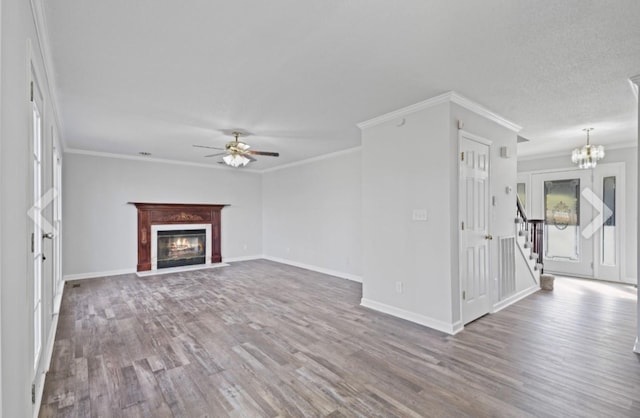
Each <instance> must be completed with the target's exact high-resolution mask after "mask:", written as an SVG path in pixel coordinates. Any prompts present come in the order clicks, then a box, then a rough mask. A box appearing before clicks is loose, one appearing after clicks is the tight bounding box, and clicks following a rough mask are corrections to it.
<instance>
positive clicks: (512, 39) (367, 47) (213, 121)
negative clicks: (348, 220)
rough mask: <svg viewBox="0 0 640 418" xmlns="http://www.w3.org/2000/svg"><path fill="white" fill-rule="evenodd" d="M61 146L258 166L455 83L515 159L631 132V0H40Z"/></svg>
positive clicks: (636, 6) (636, 49)
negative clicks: (253, 157) (512, 135)
mask: <svg viewBox="0 0 640 418" xmlns="http://www.w3.org/2000/svg"><path fill="white" fill-rule="evenodd" d="M44 8H45V16H46V27H47V28H46V30H47V33H48V35H49V48H50V53H51V56H52V62H53V72H54V75H55V89H56V92H57V98H58V105H59V113H60V116H61V119H62V126H63V132H62V134H63V140H64V142H65V146H66V149H67V150H85V151H93V152H105V153H116V154H124V155H131V156H137V155H138V153H139V152H142V151H144V152H150V153H151V154H152V156H151V158H161V159H171V160H178V161H186V162H192V163H207V164H211V165H217V164H216V162H217V161H218V160H219V159H215V158H204V157H203V156H204V155H206V154H208V152H207V150H204V149H199V148H194V147H192V145H193V144H198V145H208V146H214V147H215V146H217V147H219V146H223V145H224V144H225V143H226V142H228V141H229V140H230V139H231V138H230V137H229V136H228V135H226V134H225V132H227V133H228V131H229V130H234V129H241V130H244V131H247V132H250V133H251V134H252V135H251V136H250V137H248V138H246V139H245V140H246V141H247V142H248V143H249V144H251V145H252V147H253V148H254V149H257V150H264V151H276V152H280V155H281V156H280V158H273V157H258V161H257V162H256V163H254V164H252V165H250V166H248V167H250V168H253V169H258V170H262V169H267V168H271V167H275V166H277V165H282V164H287V163H291V162H295V161H299V160H302V159H306V158H311V157H314V156H318V155H322V154H327V153H330V152H335V151H339V150H343V149H347V148H352V147H354V146H358V145H359V144H360V132H359V130H358V128H357V127H356V124H357V123H358V122H362V121H364V120H367V119H370V118H373V117H376V116H379V115H381V114H384V113H386V112H390V111H393V110H396V109H399V108H401V107H404V106H408V105H411V104H414V103H417V102H419V101H422V100H425V99H428V98H430V97H433V96H436V95H438V94H441V93H444V92H447V91H450V90H455V91H456V92H458V93H460V94H462V95H463V96H466V97H468V98H469V99H471V100H473V101H476V102H477V103H479V104H481V105H483V106H485V107H487V108H489V109H490V110H492V111H493V112H495V113H497V114H499V115H501V116H503V117H504V118H506V119H508V120H510V121H512V122H514V123H516V124H518V125H521V126H522V127H523V130H522V131H521V132H520V135H521V136H523V137H525V138H527V139H529V140H530V141H528V142H524V143H521V144H519V145H518V154H519V155H520V156H525V157H526V156H531V155H534V154H547V153H554V152H564V151H567V153H568V152H569V151H570V150H571V149H572V148H574V147H575V146H578V145H582V144H583V143H584V142H585V136H584V133H583V132H582V128H584V127H594V128H595V130H594V132H593V133H592V141H593V142H594V143H597V144H604V145H608V146H613V145H612V144H618V145H620V144H629V143H632V142H636V138H637V130H636V129H637V128H636V126H637V125H636V123H637V122H636V119H637V113H636V109H637V102H636V99H635V97H634V95H633V93H632V89H631V87H630V83H629V81H628V79H629V77H632V76H634V75H637V74H640V25H638V23H637V22H638V17H640V2H638V1H637V0H590V1H587V0H566V1H557V0H551V1H547V0H536V1H530V0H517V1H516V0H500V1H498V0H485V1H482V2H480V1H477V0H457V1H451V0H440V1H428V0H402V1H398V2H390V1H382V0H375V1H373V0H306V1H300V0H270V1H263V0H234V1H211V0H208V1H207V0H184V1H174V0H154V1H150V0H148V1H131V0H111V1H98V0H92V1H86V0H56V1H46V2H44Z"/></svg>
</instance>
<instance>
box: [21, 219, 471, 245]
mask: <svg viewBox="0 0 640 418" xmlns="http://www.w3.org/2000/svg"><path fill="white" fill-rule="evenodd" d="M462 230H463V231H464V222H462ZM31 252H33V250H32V251H31Z"/></svg>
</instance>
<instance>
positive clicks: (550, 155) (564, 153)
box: [517, 141, 638, 161]
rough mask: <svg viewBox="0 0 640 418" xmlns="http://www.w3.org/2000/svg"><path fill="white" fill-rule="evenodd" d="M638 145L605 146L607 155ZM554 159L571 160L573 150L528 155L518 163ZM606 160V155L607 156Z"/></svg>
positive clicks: (627, 143) (634, 143) (520, 158)
mask: <svg viewBox="0 0 640 418" xmlns="http://www.w3.org/2000/svg"><path fill="white" fill-rule="evenodd" d="M637 147H638V143H637V142H636V141H626V142H618V143H614V144H608V145H606V144H605V145H604V151H605V153H606V152H607V151H613V150H618V149H627V148H637ZM553 157H567V158H571V149H567V150H561V151H552V152H541V153H536V154H527V155H522V156H518V157H517V158H518V161H531V160H539V159H542V158H553ZM605 158H606V155H605Z"/></svg>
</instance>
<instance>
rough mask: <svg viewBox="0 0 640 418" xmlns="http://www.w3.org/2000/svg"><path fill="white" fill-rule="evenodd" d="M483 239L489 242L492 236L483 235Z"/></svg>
mask: <svg viewBox="0 0 640 418" xmlns="http://www.w3.org/2000/svg"><path fill="white" fill-rule="evenodd" d="M484 239H487V240H489V241H491V240H492V239H493V235H491V234H489V235H485V236H484Z"/></svg>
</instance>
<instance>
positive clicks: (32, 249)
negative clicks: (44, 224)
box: [31, 232, 36, 252]
mask: <svg viewBox="0 0 640 418" xmlns="http://www.w3.org/2000/svg"><path fill="white" fill-rule="evenodd" d="M34 235H35V232H32V233H31V252H34V251H35V250H36V248H35V242H33V240H34V238H33V237H34Z"/></svg>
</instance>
